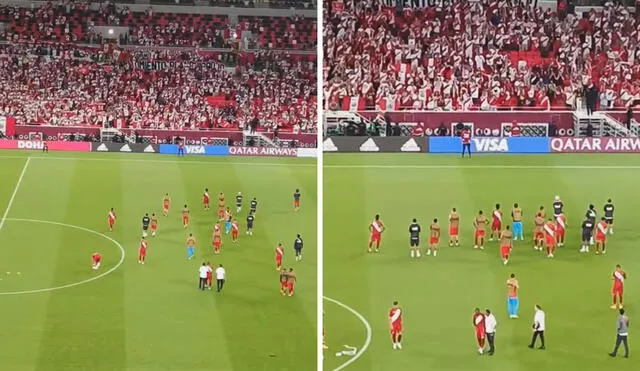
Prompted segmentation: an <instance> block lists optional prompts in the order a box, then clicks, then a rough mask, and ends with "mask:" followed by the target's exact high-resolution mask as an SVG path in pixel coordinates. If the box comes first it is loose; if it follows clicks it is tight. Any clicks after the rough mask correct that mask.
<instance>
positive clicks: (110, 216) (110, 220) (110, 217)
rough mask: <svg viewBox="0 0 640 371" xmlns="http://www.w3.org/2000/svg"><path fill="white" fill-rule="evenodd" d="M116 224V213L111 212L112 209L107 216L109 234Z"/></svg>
mask: <svg viewBox="0 0 640 371" xmlns="http://www.w3.org/2000/svg"><path fill="white" fill-rule="evenodd" d="M115 224H116V212H115V211H113V207H112V208H111V210H109V213H108V214H107V225H108V226H109V232H112V231H113V226H114V225H115Z"/></svg>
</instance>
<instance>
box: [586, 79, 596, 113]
mask: <svg viewBox="0 0 640 371" xmlns="http://www.w3.org/2000/svg"><path fill="white" fill-rule="evenodd" d="M585 100H586V103H587V115H589V116H591V115H593V111H595V110H596V101H597V100H598V90H597V89H596V87H595V86H594V85H593V84H591V85H590V86H589V87H588V88H587V91H586V92H585Z"/></svg>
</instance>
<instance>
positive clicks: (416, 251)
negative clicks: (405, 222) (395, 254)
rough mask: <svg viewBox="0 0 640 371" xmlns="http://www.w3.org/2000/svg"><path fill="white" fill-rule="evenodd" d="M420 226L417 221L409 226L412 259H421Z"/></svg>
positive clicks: (414, 220)
mask: <svg viewBox="0 0 640 371" xmlns="http://www.w3.org/2000/svg"><path fill="white" fill-rule="evenodd" d="M420 231H421V229H420V224H418V220H417V219H413V222H412V223H411V224H410V225H409V248H410V249H411V257H412V258H419V257H420Z"/></svg>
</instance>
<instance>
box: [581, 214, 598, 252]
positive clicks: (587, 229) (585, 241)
mask: <svg viewBox="0 0 640 371" xmlns="http://www.w3.org/2000/svg"><path fill="white" fill-rule="evenodd" d="M595 226H596V224H595V223H594V222H593V221H591V219H589V218H585V219H584V221H583V222H582V247H581V248H580V252H589V244H590V243H591V241H592V240H593V231H594V227H595Z"/></svg>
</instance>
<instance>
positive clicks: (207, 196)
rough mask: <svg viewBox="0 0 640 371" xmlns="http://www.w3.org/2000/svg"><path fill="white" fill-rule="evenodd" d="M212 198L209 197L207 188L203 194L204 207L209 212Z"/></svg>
mask: <svg viewBox="0 0 640 371" xmlns="http://www.w3.org/2000/svg"><path fill="white" fill-rule="evenodd" d="M210 200H211V198H210V197H209V189H208V188H205V189H204V193H203V194H202V205H203V206H204V209H205V210H209V202H210Z"/></svg>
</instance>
